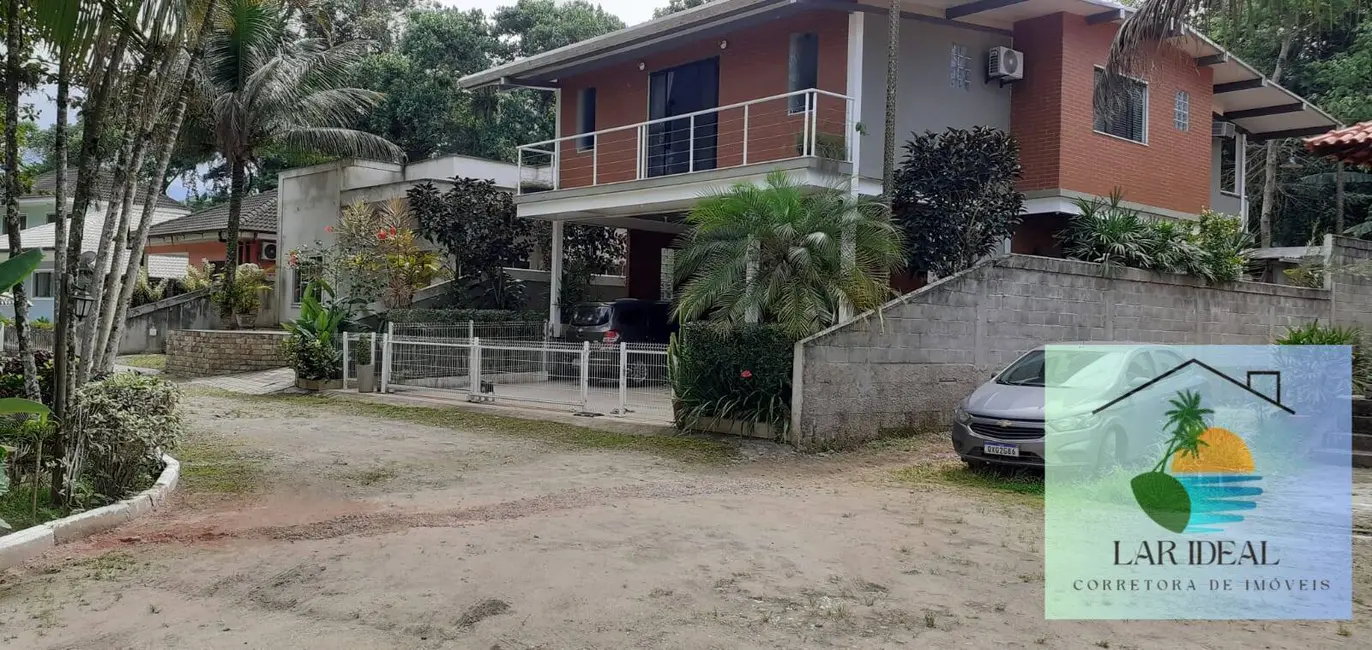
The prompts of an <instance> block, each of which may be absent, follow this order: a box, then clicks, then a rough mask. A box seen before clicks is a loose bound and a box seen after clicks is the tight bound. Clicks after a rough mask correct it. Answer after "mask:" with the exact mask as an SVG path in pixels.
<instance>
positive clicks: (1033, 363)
mask: <svg viewBox="0 0 1372 650" xmlns="http://www.w3.org/2000/svg"><path fill="white" fill-rule="evenodd" d="M1045 358H1046V357H1045V349H1044V348H1042V347H1039V348H1035V349H1033V350H1031V351H1029V352H1028V353H1027V354H1025V355H1024V356H1022V357H1020V358H1019V359H1016V360H1015V362H1014V363H1012V364H1010V365H1009V367H1007V368H1006V369H1005V370H1002V371H1001V372H999V373H997V374H996V375H995V376H994V377H992V378H991V380H990V381H988V382H986V383H985V384H983V385H982V386H981V387H980V388H978V389H976V391H974V392H973V393H972V394H971V395H969V396H968V397H967V399H965V400H963V401H962V403H961V404H959V405H958V407H957V409H956V410H955V411H954V413H953V449H954V450H955V451H956V452H957V453H958V456H960V457H962V459H963V460H964V461H966V462H967V464H968V465H969V466H973V467H976V466H980V465H985V464H988V463H993V464H998V465H1016V466H1027V467H1043V463H1044V458H1045V444H1052V445H1053V450H1054V451H1055V458H1057V459H1059V460H1060V461H1061V462H1062V463H1064V464H1066V465H1072V466H1080V467H1083V468H1107V467H1112V466H1115V465H1129V464H1132V463H1133V462H1134V461H1135V460H1137V459H1139V458H1140V456H1142V455H1144V454H1145V453H1146V452H1147V451H1148V450H1147V449H1144V448H1142V445H1131V444H1130V441H1129V440H1128V438H1127V437H1126V436H1125V434H1124V431H1125V427H1124V425H1123V423H1124V422H1137V421H1138V420H1137V418H1148V419H1157V420H1158V424H1159V425H1161V424H1162V418H1163V416H1162V413H1161V410H1160V409H1158V408H1157V406H1156V404H1144V403H1142V401H1141V400H1140V403H1138V404H1134V403H1131V402H1133V401H1134V400H1127V401H1126V402H1123V403H1121V404H1119V405H1118V406H1112V407H1111V408H1110V409H1107V411H1106V412H1103V413H1100V414H1093V413H1092V411H1093V410H1094V409H1096V408H1099V407H1100V406H1103V405H1105V404H1107V403H1109V402H1110V400H1113V399H1115V398H1117V397H1119V396H1121V395H1124V394H1125V393H1127V392H1129V391H1130V390H1132V389H1134V388H1138V387H1140V386H1142V385H1144V384H1145V383H1148V382H1149V381H1150V380H1152V379H1154V378H1156V377H1159V376H1161V375H1163V374H1164V373H1166V372H1167V371H1169V370H1171V369H1173V368H1176V367H1177V366H1179V365H1181V364H1182V362H1183V359H1182V358H1181V356H1180V355H1179V354H1177V352H1175V351H1174V350H1172V349H1169V348H1167V347H1164V346H1157V345H1138V344H1108V343H1105V344H1103V343H1065V344H1055V345H1054V357H1053V359H1054V362H1053V368H1052V372H1051V376H1052V385H1053V388H1054V389H1055V390H1060V391H1062V392H1061V393H1055V396H1054V399H1055V400H1057V399H1059V398H1061V401H1060V403H1063V404H1070V405H1071V406H1070V407H1065V408H1066V412H1063V413H1054V414H1053V422H1052V427H1053V428H1052V431H1048V432H1045V415H1044V410H1045V409H1044V399H1045V385H1046V383H1047V380H1045V372H1044V370H1045V369H1044V362H1045ZM1184 374H1185V373H1179V376H1176V377H1168V378H1166V379H1164V381H1166V382H1167V383H1169V384H1171V383H1173V382H1177V383H1185V384H1190V383H1192V382H1194V378H1191V379H1188V378H1187V377H1184V376H1180V375H1184ZM1180 387H1181V386H1177V387H1175V388H1180ZM1045 433H1047V435H1046V436H1045ZM1045 441H1047V442H1045Z"/></svg>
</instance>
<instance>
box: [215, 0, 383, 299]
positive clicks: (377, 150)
mask: <svg viewBox="0 0 1372 650" xmlns="http://www.w3.org/2000/svg"><path fill="white" fill-rule="evenodd" d="M224 10H225V11H224V16H223V19H222V20H221V22H220V24H219V25H218V26H217V29H215V30H214V31H213V32H212V33H211V34H210V38H209V42H208V44H207V49H206V53H205V60H204V65H203V70H202V74H203V76H202V78H201V80H200V83H201V86H202V87H203V89H204V95H205V97H206V99H207V101H206V104H207V109H208V114H209V119H210V122H211V123H212V124H213V128H214V134H215V142H216V146H217V149H218V153H219V154H220V155H221V156H223V157H224V159H225V160H226V161H228V163H229V168H230V186H229V192H230V193H229V223H228V228H227V232H226V233H225V239H226V240H227V244H226V246H225V251H224V259H225V260H226V261H227V264H226V265H225V272H224V282H225V283H226V284H229V285H231V284H233V281H234V277H235V272H236V267H237V264H236V260H237V259H238V238H239V227H240V224H241V222H242V212H243V194H244V189H245V188H244V184H245V178H246V170H247V167H248V165H250V164H252V162H253V161H254V160H256V158H257V156H258V154H259V152H260V151H262V150H263V149H265V148H267V147H271V146H281V147H283V148H287V149H294V150H301V151H318V152H323V153H330V154H336V155H340V156H358V157H365V158H375V159H381V160H397V159H399V158H400V157H401V156H402V152H401V151H400V149H399V148H398V147H396V146H395V145H394V144H391V143H390V142H389V141H387V140H386V139H384V138H382V137H380V136H376V135H373V134H371V133H366V132H363V131H358V130H355V129H352V128H349V127H350V126H351V125H353V124H355V123H356V122H357V121H358V120H360V119H361V118H363V117H364V116H365V115H366V114H367V112H368V111H369V110H370V109H371V108H372V107H373V106H375V105H376V104H377V103H378V102H379V101H380V100H381V98H382V96H381V94H380V93H377V92H375V91H371V90H364V89H361V88H352V87H348V85H347V81H348V79H349V76H350V68H351V66H352V65H354V64H355V63H356V62H357V61H359V60H360V59H361V57H362V56H363V55H364V54H365V53H366V48H367V44H366V43H364V42H361V41H349V42H345V43H340V44H337V45H333V46H330V45H327V44H326V43H325V42H323V41H321V40H318V39H313V38H295V37H294V35H293V34H292V33H291V30H290V28H289V25H288V21H289V12H288V11H286V10H285V8H284V7H283V5H282V4H281V3H279V2H277V1H276V0H228V1H227V2H226V3H225V4H224Z"/></svg>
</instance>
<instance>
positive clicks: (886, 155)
mask: <svg viewBox="0 0 1372 650" xmlns="http://www.w3.org/2000/svg"><path fill="white" fill-rule="evenodd" d="M886 22H887V31H886V128H885V130H884V131H883V134H884V136H885V137H884V140H883V141H882V147H883V149H882V153H881V188H882V189H881V192H882V194H884V195H886V196H890V194H891V192H892V189H891V186H892V185H894V184H895V179H896V102H897V99H899V98H898V97H897V95H898V93H899V90H900V78H899V72H900V65H899V64H900V0H891V7H890V9H889V10H888V11H887V14H886Z"/></svg>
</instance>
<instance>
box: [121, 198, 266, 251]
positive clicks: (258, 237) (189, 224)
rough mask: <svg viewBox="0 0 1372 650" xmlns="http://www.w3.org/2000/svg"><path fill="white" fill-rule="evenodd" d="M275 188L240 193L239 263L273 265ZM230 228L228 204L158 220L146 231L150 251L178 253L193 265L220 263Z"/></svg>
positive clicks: (147, 249)
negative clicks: (161, 221) (164, 220)
mask: <svg viewBox="0 0 1372 650" xmlns="http://www.w3.org/2000/svg"><path fill="white" fill-rule="evenodd" d="M276 196H277V191H276V190H267V191H266V192H260V193H258V194H250V195H248V196H245V197H243V208H242V212H241V213H240V215H241V216H240V219H239V234H238V263H239V264H245V263H253V264H256V265H258V266H260V267H262V268H264V269H271V268H273V267H275V266H276V258H277V246H276V212H277V206H276ZM228 229H229V204H228V203H227V202H225V203H220V204H219V205H216V206H214V207H212V208H207V209H204V210H201V211H199V212H195V213H192V214H188V215H186V216H184V217H181V218H179V219H174V220H172V221H166V222H163V223H159V224H157V225H155V226H153V227H152V230H150V231H148V246H147V248H146V249H145V251H146V252H147V253H148V254H149V255H179V256H183V257H185V258H186V259H187V261H188V263H189V264H191V265H193V266H199V265H200V264H201V262H202V261H208V262H210V263H211V264H213V265H214V266H216V267H220V266H223V264H224V252H225V243H226V242H227V239H226V238H225V235H226V233H227V232H228Z"/></svg>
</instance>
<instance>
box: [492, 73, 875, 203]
mask: <svg viewBox="0 0 1372 650" xmlns="http://www.w3.org/2000/svg"><path fill="white" fill-rule="evenodd" d="M855 119H856V118H855V116H854V115H853V101H852V99H851V98H850V97H847V96H846V95H840V94H837V93H831V92H828V91H825V90H817V89H812V90H801V91H796V92H792V93H786V94H783V95H774V96H771V97H764V98H761V99H754V100H750V101H746V102H739V103H737V104H730V105H728V106H720V107H718V108H711V109H706V110H703V111H696V112H694V113H686V114H683V115H674V116H671V117H664V118H659V119H656V120H648V121H645V122H639V123H637V124H629V125H625V126H616V127H611V128H608V129H601V130H599V131H594V132H591V133H581V134H577V135H568V136H563V137H560V138H554V139H552V140H544V141H543V142H535V143H533V144H526V145H523V146H521V147H519V150H518V165H519V178H520V188H519V193H520V194H528V193H532V192H536V191H542V190H549V189H553V190H558V189H570V188H576V187H594V186H599V185H607V184H610V183H621V182H625V181H635V180H642V179H645V178H654V177H658V176H671V175H677V174H692V173H698V172H703V171H710V170H715V169H728V168H731V167H741V166H744V165H752V164H757V163H764V162H778V161H783V160H792V159H797V158H821V159H828V160H837V161H841V162H852V151H853V147H852V145H853V138H855V137H856V132H855V131H856V129H855ZM550 185H551V186H550Z"/></svg>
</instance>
